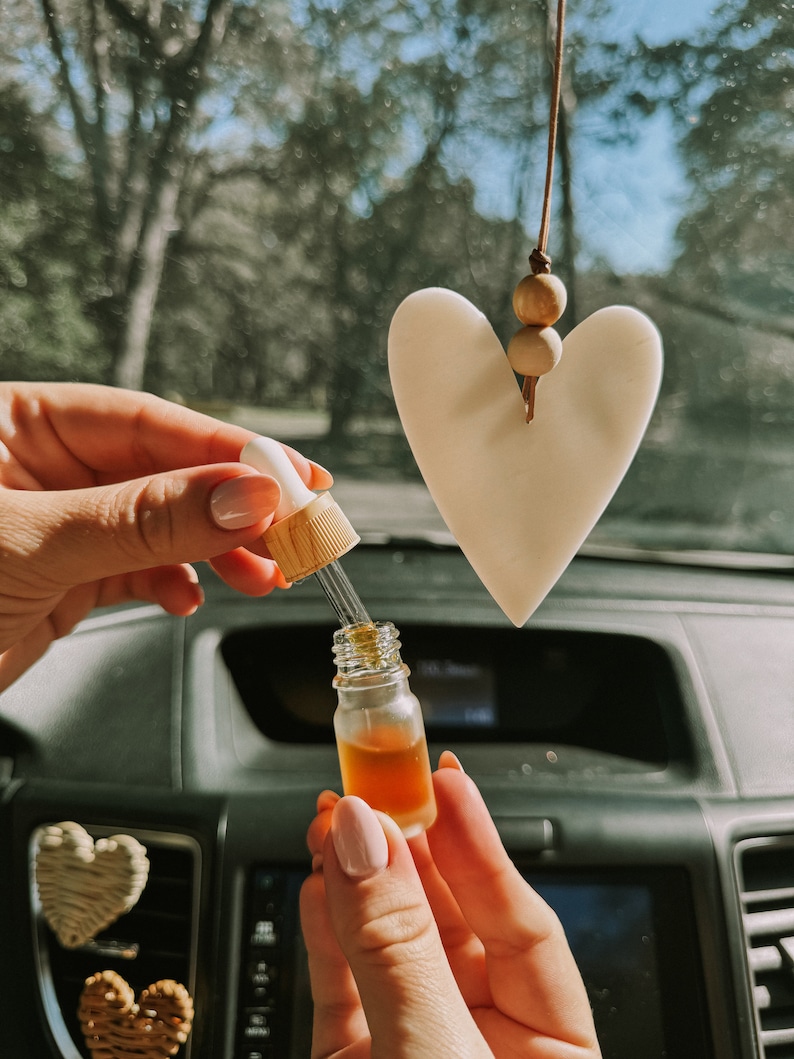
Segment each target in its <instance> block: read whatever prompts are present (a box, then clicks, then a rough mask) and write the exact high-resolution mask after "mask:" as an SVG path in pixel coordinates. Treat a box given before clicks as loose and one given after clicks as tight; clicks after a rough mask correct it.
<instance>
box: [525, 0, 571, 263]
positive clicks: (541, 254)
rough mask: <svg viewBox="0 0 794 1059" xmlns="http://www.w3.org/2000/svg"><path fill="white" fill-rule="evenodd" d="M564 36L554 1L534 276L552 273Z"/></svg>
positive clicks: (561, 3) (561, 6) (560, 8)
mask: <svg viewBox="0 0 794 1059" xmlns="http://www.w3.org/2000/svg"><path fill="white" fill-rule="evenodd" d="M564 37H565V0H557V39H556V41H555V46H554V75H553V77H552V85H551V103H550V108H549V144H548V152H547V156H546V186H545V188H544V190H543V210H542V213H541V219H540V234H539V235H538V245H537V246H536V248H535V249H534V250H533V251H532V253H531V254H530V255H529V263H530V265H531V267H532V271H533V273H534V274H535V275H538V274H539V273H542V272H551V258H550V257H549V256H548V254H547V253H546V247H547V245H548V241H549V226H550V224H551V192H552V185H553V182H554V151H555V148H556V146H557V125H558V123H559V112H560V91H561V86H562V48H563V40H564Z"/></svg>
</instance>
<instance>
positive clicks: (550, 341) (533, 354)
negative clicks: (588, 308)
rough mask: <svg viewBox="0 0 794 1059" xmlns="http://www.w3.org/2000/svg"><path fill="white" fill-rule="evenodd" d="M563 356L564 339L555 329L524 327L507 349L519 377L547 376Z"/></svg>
mask: <svg viewBox="0 0 794 1059" xmlns="http://www.w3.org/2000/svg"><path fill="white" fill-rule="evenodd" d="M561 356H562V339H561V338H560V336H559V335H558V334H557V332H556V331H555V330H554V328H553V327H522V328H521V330H520V331H516V333H515V334H514V335H513V337H512V338H511V339H510V342H509V344H508V347H507V359H508V361H509V362H510V367H511V368H512V369H513V371H514V372H515V373H516V374H517V375H533V376H538V375H545V374H546V372H548V371H551V369H552V368H553V367H554V366H555V364H557V363H558V361H559V359H560V357H561Z"/></svg>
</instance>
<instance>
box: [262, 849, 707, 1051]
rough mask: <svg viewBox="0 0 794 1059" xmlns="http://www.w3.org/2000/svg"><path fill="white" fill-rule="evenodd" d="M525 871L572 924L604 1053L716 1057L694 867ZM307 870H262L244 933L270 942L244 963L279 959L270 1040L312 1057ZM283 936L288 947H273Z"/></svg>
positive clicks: (572, 937)
mask: <svg viewBox="0 0 794 1059" xmlns="http://www.w3.org/2000/svg"><path fill="white" fill-rule="evenodd" d="M524 875H525V877H526V878H527V880H528V881H529V882H530V883H531V885H532V886H534V887H535V889H536V890H537V891H538V892H539V893H540V894H541V896H542V897H543V898H544V899H545V900H546V901H547V902H548V903H549V904H550V905H551V907H552V908H554V910H555V911H556V912H557V914H558V916H559V917H560V920H561V922H562V924H563V927H564V928H565V932H566V935H567V937H568V941H569V943H570V946H571V949H572V951H573V954H574V957H575V958H576V961H577V964H578V966H579V969H580V971H581V973H582V977H583V979H584V982H585V986H586V988H587V992H588V995H589V998H590V1003H591V1005H592V1008H593V1013H594V1017H595V1022H596V1029H597V1032H598V1038H599V1043H600V1045H601V1050H602V1053H603V1057H604V1059H636V1057H637V1056H642V1057H643V1059H669V1057H673V1056H684V1055H685V1056H686V1057H687V1059H713V1051H712V1049H711V1047H710V1045H709V1035H708V1029H707V1019H706V1015H705V1003H704V1000H703V995H702V983H701V976H700V971H699V965H700V961H699V957H698V953H697V949H696V945H695V942H694V933H693V922H692V918H691V910H690V907H689V905H690V898H689V888H688V884H687V879H686V876H685V874H684V872H682V871H679V870H678V869H675V868H657V869H653V870H650V869H648V870H630V869H625V870H623V869H621V870H614V871H613V870H603V871H601V870H599V871H590V870H588V871H584V872H582V871H579V870H570V871H565V872H563V871H558V872H555V873H553V874H550V873H548V872H545V871H544V872H539V871H534V870H531V869H527V870H525V871H524ZM304 877H305V875H304V873H303V872H299V871H272V870H270V869H268V868H258V869H255V870H254V871H253V872H252V875H251V880H250V890H251V897H250V909H251V911H250V912H249V916H248V918H249V922H248V923H247V924H246V929H245V934H244V936H245V938H247V939H249V941H250V940H251V939H256V938H257V937H258V938H259V941H260V949H261V951H259V953H258V954H257V953H252V951H251V950H250V949H249V950H248V951H247V953H246V955H245V960H244V967H248V968H251V967H254V968H256V967H259V968H260V969H261V968H263V967H269V968H273V967H277V968H278V973H277V974H276V975H274V976H273V978H274V981H277V982H280V983H281V985H282V988H283V990H284V993H283V995H281V996H280V997H278V998H272V999H271V1008H272V1010H278V1011H280V1012H281V1017H280V1018H279V1019H278V1020H277V1021H276V1022H274V1024H273V1026H272V1033H273V1036H272V1037H271V1038H270V1043H271V1044H272V1045H274V1046H275V1047H276V1051H275V1053H274V1054H278V1055H283V1056H284V1057H285V1059H287V1057H289V1059H307V1057H308V1055H309V1054H310V1045H311V1017H310V1011H311V992H310V987H309V977H308V968H307V962H306V950H305V947H304V944H303V940H302V937H301V934H300V929H299V926H298V916H297V900H298V893H299V890H300V885H301V882H302V881H303V878H304ZM263 880H265V882H266V885H267V887H268V890H267V893H266V894H264V895H263V894H262V893H261V892H260V893H257V887H259V888H260V891H261V887H262V885H263V882H262V881H263ZM274 894H277V895H278V896H277V897H276V899H275V901H274ZM263 896H264V899H265V901H266V904H265V905H264V906H263V905H262V904H261V901H262V898H263ZM257 907H258V908H262V907H267V908H271V909H273V914H274V918H277V920H278V923H280V924H283V925H284V927H288V929H287V930H286V931H284V930H278V929H276V930H269V929H268V928H267V926H266V923H267V921H264V924H265V925H263V921H262V920H261V918H260V919H257V916H261V915H262V914H263V913H261V912H256V911H255V909H256V908H257ZM252 930H253V932H252ZM268 938H269V939H270V940H269V941H267V940H265V942H264V943H263V942H262V939H268ZM262 944H264V945H265V947H264V948H262V947H261V946H262ZM267 945H270V946H271V950H270V951H268V950H267ZM276 945H278V946H279V950H280V951H278V952H277V951H273V950H274V948H275V946H276ZM244 974H245V971H244ZM245 988H246V985H245V981H244V983H243V990H244V991H245ZM241 1001H242V1003H241V1016H243V1022H244V1017H245V1016H244V1012H246V1011H248V1012H250V1011H251V1010H254V1009H253V1008H251V1006H250V1003H251V1001H250V999H249V1000H248V1002H247V1003H248V1005H249V1006H246V999H245V992H244V993H243V996H242V997H241ZM241 1025H242V1029H243V1034H245V1026H244V1025H243V1023H241ZM260 1029H261V1027H260ZM243 1039H244V1040H245V1036H244V1037H243Z"/></svg>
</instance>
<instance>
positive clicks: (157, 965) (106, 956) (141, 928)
mask: <svg viewBox="0 0 794 1059" xmlns="http://www.w3.org/2000/svg"><path fill="white" fill-rule="evenodd" d="M83 826H84V827H85V829H86V831H88V832H89V834H90V835H92V837H93V838H95V839H97V838H102V837H106V836H108V835H111V834H114V833H118V832H119V831H120V830H122V829H121V828H118V827H116V828H106V827H91V826H90V825H86V824H84V825H83ZM123 830H124V832H125V833H126V834H130V835H132V836H133V837H134V838H137V839H138V841H139V842H142V843H143V844H144V846H146V850H147V856H148V859H149V864H150V868H149V879H148V882H147V884H146V889H145V890H144V892H143V893H142V894H141V897H140V899H139V901H138V903H137V904H136V905H135V907H134V908H133V909H132V910H131V911H130V912H128V913H127V914H126V915H125V916H122V917H121V918H120V919H119V920H117V921H116V923H115V924H113V925H112V926H111V927H109V928H108V929H107V930H105V931H103V932H102V933H101V934H99V935H97V937H96V939H95V940H94V942H92V943H90V944H88V945H85V946H83V947H81V948H79V949H73V950H69V949H64V948H62V947H61V945H60V944H59V943H58V941H57V939H56V937H55V935H54V934H53V933H52V931H51V930H50V929H49V927H48V926H47V924H46V922H45V920H44V917H43V915H42V914H41V907H40V905H39V901H38V893H37V890H36V885H35V880H34V873H33V857H34V855H35V851H36V849H37V847H38V841H39V834H40V832H36V833H35V834H34V835H33V838H32V841H31V900H32V908H33V913H34V942H35V946H36V957H37V964H38V972H39V986H40V989H41V996H42V1001H43V1004H44V1009H45V1011H46V1013H47V1018H48V1020H49V1024H50V1029H51V1031H52V1034H53V1036H54V1038H55V1040H56V1042H57V1044H58V1047H59V1048H60V1051H61V1053H62V1055H63V1059H90V1053H89V1052H88V1051H87V1049H86V1048H85V1045H84V1043H83V1037H82V1033H81V1031H80V1025H79V1022H78V1020H77V1007H78V1002H79V997H80V993H81V991H82V988H83V984H84V982H85V980H86V978H88V977H89V976H90V975H92V974H94V973H96V972H97V971H104V970H113V971H117V972H118V973H119V974H120V975H121V976H122V977H123V978H125V979H126V980H127V982H129V984H130V986H131V987H132V988H133V989H134V990H135V993H136V995H137V994H138V993H139V992H140V990H141V989H144V988H145V987H146V986H147V985H149V984H150V983H151V982H156V981H157V980H158V979H160V978H173V979H175V980H176V981H177V982H182V983H183V984H184V985H185V986H187V988H188V990H189V991H190V993H191V994H194V991H195V979H196V937H197V921H198V908H199V882H200V877H201V876H200V870H201V861H200V848H199V846H198V844H197V843H196V842H195V841H194V840H193V839H191V838H189V837H188V836H186V835H173V834H167V833H163V832H159V831H142V830H138V829H133V828H124V829H123ZM190 1044H191V1042H190V1040H188V1043H187V1045H186V1046H185V1047H184V1049H183V1050H182V1051H181V1052H180V1053H179V1054H180V1059H189V1057H190V1051H191V1049H190Z"/></svg>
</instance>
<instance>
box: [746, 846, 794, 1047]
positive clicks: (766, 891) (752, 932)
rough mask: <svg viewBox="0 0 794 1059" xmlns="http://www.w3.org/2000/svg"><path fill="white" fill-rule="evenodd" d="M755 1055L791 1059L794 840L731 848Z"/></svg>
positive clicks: (793, 1043)
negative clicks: (753, 1022)
mask: <svg viewBox="0 0 794 1059" xmlns="http://www.w3.org/2000/svg"><path fill="white" fill-rule="evenodd" d="M736 870H737V873H738V877H739V886H740V889H741V900H742V908H743V920H744V932H745V937H746V941H747V961H748V964H749V968H750V976H751V979H752V984H753V999H754V1003H755V1012H756V1024H757V1029H758V1043H759V1048H760V1053H761V1055H762V1056H763V1057H764V1059H794V836H780V837H777V838H759V839H749V840H747V841H746V842H740V843H739V844H738V845H737V847H736Z"/></svg>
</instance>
